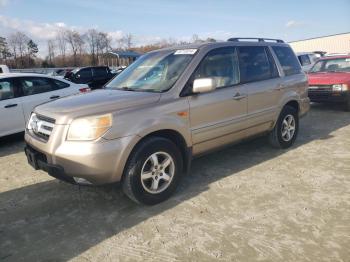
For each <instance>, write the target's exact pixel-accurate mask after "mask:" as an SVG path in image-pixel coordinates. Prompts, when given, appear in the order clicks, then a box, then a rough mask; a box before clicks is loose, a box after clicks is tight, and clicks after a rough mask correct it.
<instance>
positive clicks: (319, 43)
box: [289, 32, 350, 54]
mask: <svg viewBox="0 0 350 262" xmlns="http://www.w3.org/2000/svg"><path fill="white" fill-rule="evenodd" d="M289 44H290V46H291V47H292V48H293V50H294V52H314V51H324V52H327V53H328V54H331V53H346V54H348V53H350V32H349V33H343V34H336V35H328V36H321V37H316V38H309V39H304V40H299V41H293V42H289Z"/></svg>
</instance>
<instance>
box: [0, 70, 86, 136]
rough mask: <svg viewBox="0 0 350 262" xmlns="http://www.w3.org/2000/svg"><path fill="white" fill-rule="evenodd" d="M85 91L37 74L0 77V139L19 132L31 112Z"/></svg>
mask: <svg viewBox="0 0 350 262" xmlns="http://www.w3.org/2000/svg"><path fill="white" fill-rule="evenodd" d="M86 91H88V87H87V86H86V85H77V84H73V83H70V82H68V81H66V80H58V79H55V78H53V77H48V76H44V75H39V74H25V73H22V74H15V73H9V74H1V75H0V119H1V124H0V137H2V136H5V135H10V134H14V133H18V132H22V131H24V129H25V123H26V120H28V118H29V116H30V113H31V112H32V110H33V108H34V107H35V106H37V105H39V104H42V103H45V102H48V101H51V100H55V99H57V98H60V97H64V96H68V95H72V94H76V93H79V92H86Z"/></svg>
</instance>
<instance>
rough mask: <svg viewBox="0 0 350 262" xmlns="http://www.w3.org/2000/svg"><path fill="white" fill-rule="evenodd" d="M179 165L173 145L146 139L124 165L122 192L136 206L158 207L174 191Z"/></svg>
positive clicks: (169, 142) (156, 139)
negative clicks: (156, 205)
mask: <svg viewBox="0 0 350 262" xmlns="http://www.w3.org/2000/svg"><path fill="white" fill-rule="evenodd" d="M182 165H183V161H182V157H181V153H180V151H179V149H178V148H177V146H176V145H175V144H174V143H173V142H171V141H170V140H168V139H165V138H161V137H150V138H147V139H146V140H145V141H142V142H141V143H140V144H139V145H138V146H137V148H136V149H135V150H134V151H133V153H132V154H131V156H130V158H129V160H128V162H127V164H126V168H125V170H124V175H123V181H122V184H123V191H124V193H125V194H126V195H127V196H128V197H129V198H131V199H132V200H134V201H135V202H137V203H143V204H146V205H154V204H157V203H160V202H162V201H164V200H166V199H167V198H169V197H170V196H171V194H172V193H173V192H174V191H175V190H176V188H177V186H178V184H179V181H180V178H181V175H182Z"/></svg>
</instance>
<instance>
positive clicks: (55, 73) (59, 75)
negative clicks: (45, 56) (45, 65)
mask: <svg viewBox="0 0 350 262" xmlns="http://www.w3.org/2000/svg"><path fill="white" fill-rule="evenodd" d="M72 70H73V68H59V69H56V70H54V71H52V72H50V73H49V74H48V75H49V76H55V77H57V78H64V76H65V75H66V74H67V73H68V72H71V71H72Z"/></svg>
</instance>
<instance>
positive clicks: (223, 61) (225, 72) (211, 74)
mask: <svg viewBox="0 0 350 262" xmlns="http://www.w3.org/2000/svg"><path fill="white" fill-rule="evenodd" d="M198 78H213V79H215V83H216V87H217V88H219V87H225V86H232V85H235V84H238V83H239V71H238V59H237V53H236V50H235V49H234V48H218V49H214V50H212V51H210V52H209V53H208V54H207V55H206V57H204V59H203V60H202V62H201V63H200V65H199V67H198V68H197V70H196V71H195V73H194V79H193V80H195V79H198Z"/></svg>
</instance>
